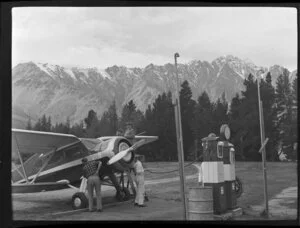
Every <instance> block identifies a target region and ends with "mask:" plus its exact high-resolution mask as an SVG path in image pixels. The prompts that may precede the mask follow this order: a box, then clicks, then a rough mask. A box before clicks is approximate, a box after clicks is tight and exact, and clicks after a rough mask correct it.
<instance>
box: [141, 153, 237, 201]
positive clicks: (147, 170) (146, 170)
mask: <svg viewBox="0 0 300 228" xmlns="http://www.w3.org/2000/svg"><path fill="white" fill-rule="evenodd" d="M202 157H203V155H201V156H199V157H198V158H197V159H195V160H194V161H192V162H190V163H189V164H187V165H185V166H184V167H188V166H190V165H192V164H193V163H195V162H197V161H199V160H200V159H201V158H202ZM178 170H179V169H174V170H170V171H165V172H155V171H151V170H149V169H145V172H149V173H157V174H164V173H172V172H175V171H178ZM235 185H236V187H235V192H236V197H237V198H239V197H240V196H241V195H242V193H243V183H242V181H241V180H240V178H238V177H236V180H235Z"/></svg>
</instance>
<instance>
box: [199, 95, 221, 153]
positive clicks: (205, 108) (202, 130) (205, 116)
mask: <svg viewBox="0 0 300 228" xmlns="http://www.w3.org/2000/svg"><path fill="white" fill-rule="evenodd" d="M212 113H213V105H212V103H211V102H210V99H209V97H208V95H207V93H206V92H205V91H204V92H203V93H202V94H201V95H200V96H199V97H198V100H197V104H196V106H195V111H194V116H195V119H194V127H193V131H194V135H195V140H196V143H195V144H196V149H197V151H196V154H197V155H198V156H200V155H201V154H202V153H203V148H202V146H201V142H202V141H201V139H202V138H204V137H207V136H208V134H209V133H212V131H213V123H212ZM215 133H216V132H215Z"/></svg>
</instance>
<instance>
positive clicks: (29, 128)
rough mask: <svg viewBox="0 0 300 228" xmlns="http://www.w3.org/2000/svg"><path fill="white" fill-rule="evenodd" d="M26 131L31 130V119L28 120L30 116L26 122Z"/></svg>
mask: <svg viewBox="0 0 300 228" xmlns="http://www.w3.org/2000/svg"><path fill="white" fill-rule="evenodd" d="M26 129H27V130H32V125H31V118H30V116H29V119H28V121H27V126H26Z"/></svg>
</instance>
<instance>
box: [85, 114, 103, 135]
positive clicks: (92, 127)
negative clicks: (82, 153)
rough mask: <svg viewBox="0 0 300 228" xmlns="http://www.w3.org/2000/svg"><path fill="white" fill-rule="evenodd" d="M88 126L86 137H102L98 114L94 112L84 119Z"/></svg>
mask: <svg viewBox="0 0 300 228" xmlns="http://www.w3.org/2000/svg"><path fill="white" fill-rule="evenodd" d="M84 122H85V124H86V135H87V137H90V138H95V137H100V136H101V135H100V133H99V120H98V117H97V113H96V112H95V111H94V110H90V111H89V112H88V116H87V117H86V118H84Z"/></svg>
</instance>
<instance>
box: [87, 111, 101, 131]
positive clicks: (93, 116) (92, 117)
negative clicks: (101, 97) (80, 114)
mask: <svg viewBox="0 0 300 228" xmlns="http://www.w3.org/2000/svg"><path fill="white" fill-rule="evenodd" d="M97 121H98V117H97V113H96V112H95V111H94V110H93V109H91V110H90V111H89V112H88V116H87V117H86V118H84V122H85V124H86V128H87V129H88V128H90V127H91V125H92V122H97Z"/></svg>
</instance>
